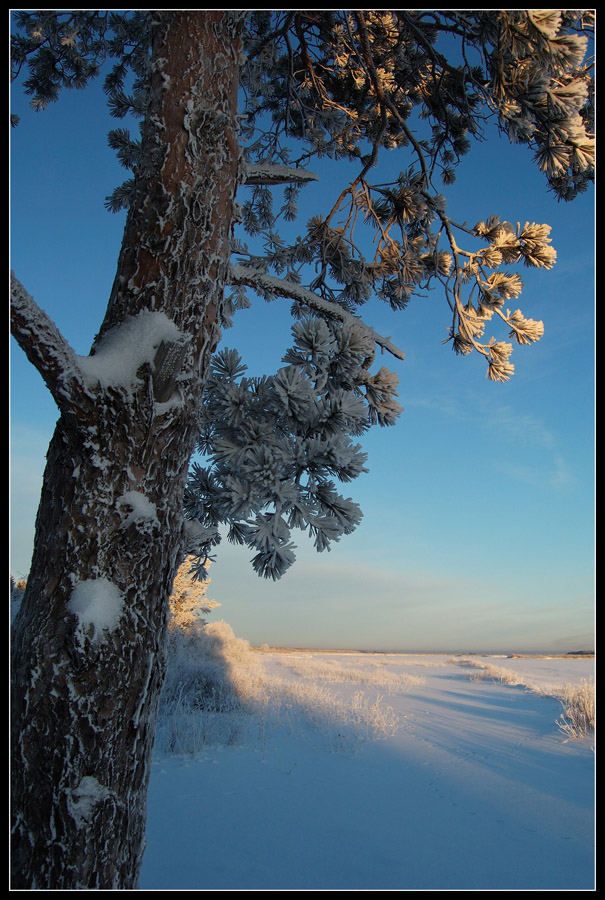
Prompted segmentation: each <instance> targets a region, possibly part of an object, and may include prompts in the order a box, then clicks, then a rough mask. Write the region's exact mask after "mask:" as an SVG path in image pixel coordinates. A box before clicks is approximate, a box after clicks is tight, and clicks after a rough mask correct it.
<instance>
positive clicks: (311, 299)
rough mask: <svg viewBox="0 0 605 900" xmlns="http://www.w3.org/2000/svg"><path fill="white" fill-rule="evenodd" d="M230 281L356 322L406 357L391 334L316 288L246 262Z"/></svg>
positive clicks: (394, 353) (232, 272)
mask: <svg viewBox="0 0 605 900" xmlns="http://www.w3.org/2000/svg"><path fill="white" fill-rule="evenodd" d="M229 281H230V282H231V284H233V285H247V286H248V287H251V288H252V289H258V290H260V291H261V292H268V293H270V294H275V295H277V296H278V297H287V298H288V299H290V300H294V301H296V302H297V303H301V304H302V305H303V306H306V307H308V308H309V309H312V310H313V311H314V312H317V313H319V314H320V315H322V316H326V317H327V318H329V319H335V320H336V321H337V322H343V323H346V322H348V323H355V324H356V325H359V326H361V327H362V328H365V329H366V331H367V332H368V335H369V336H370V337H371V338H372V340H373V341H374V343H376V344H377V345H378V346H379V347H380V348H381V350H383V351H386V352H387V353H390V354H391V355H392V356H394V357H396V358H397V359H405V356H404V353H403V351H402V350H400V349H399V347H397V346H396V345H395V344H393V343H392V342H391V340H390V338H387V337H383V336H382V335H380V334H378V333H377V332H376V331H374V329H373V328H372V327H371V326H370V325H367V324H366V323H365V322H364V321H363V319H359V318H358V317H357V316H354V315H352V314H351V313H350V312H348V311H347V310H346V309H343V307H342V306H338V304H336V303H332V302H331V301H330V300H326V299H325V298H324V297H320V296H318V294H315V293H314V292H313V291H310V290H308V289H307V288H305V287H302V286H301V285H298V284H294V283H293V282H291V281H285V280H284V279H282V278H275V277H274V276H273V275H266V274H265V273H264V272H259V271H258V270H257V269H250V268H246V266H242V265H236V266H231V269H230V275H229Z"/></svg>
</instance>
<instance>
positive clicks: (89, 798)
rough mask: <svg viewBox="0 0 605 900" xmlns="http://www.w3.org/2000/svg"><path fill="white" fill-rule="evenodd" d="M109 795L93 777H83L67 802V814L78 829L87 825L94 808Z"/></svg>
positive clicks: (103, 786) (106, 789)
mask: <svg viewBox="0 0 605 900" xmlns="http://www.w3.org/2000/svg"><path fill="white" fill-rule="evenodd" d="M111 795H112V792H111V791H110V790H109V788H108V787H105V785H103V784H100V783H99V782H98V781H97V779H96V778H95V777H94V776H93V775H85V776H84V777H83V778H82V779H81V780H80V783H79V785H78V786H77V788H74V790H73V791H72V792H71V796H69V797H68V800H67V803H68V809H69V814H70V816H71V817H72V818H73V819H74V821H75V822H76V824H77V826H78V828H82V827H85V826H86V825H88V824H89V823H90V822H91V820H92V817H93V814H94V810H95V806H97V805H98V804H99V803H101V802H102V801H103V800H105V799H106V798H107V797H110V796H111Z"/></svg>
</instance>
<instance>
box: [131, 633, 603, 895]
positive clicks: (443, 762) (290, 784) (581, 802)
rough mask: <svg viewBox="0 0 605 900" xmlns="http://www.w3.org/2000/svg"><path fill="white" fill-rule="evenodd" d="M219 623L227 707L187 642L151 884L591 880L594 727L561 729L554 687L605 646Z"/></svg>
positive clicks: (338, 885)
mask: <svg viewBox="0 0 605 900" xmlns="http://www.w3.org/2000/svg"><path fill="white" fill-rule="evenodd" d="M207 629H209V637H210V638H211V639H212V640H213V641H214V651H213V652H214V657H213V658H212V653H210V654H206V656H209V657H210V658H207V659H206V661H205V663H204V665H208V666H209V665H210V663H213V664H214V666H215V667H216V668H215V669H214V671H213V678H214V682H212V680H211V679H209V682H208V683H209V684H210V689H209V690H206V697H210V698H213V702H214V704H215V705H214V708H210V709H202V706H203V705H204V703H206V701H205V700H203V697H204V691H203V690H201V688H200V686H199V684H198V686H197V687H196V688H194V684H193V683H194V682H195V678H193V675H192V671H193V672H194V671H195V668H196V665H195V663H196V659H197V663H198V664H199V663H200V656H199V650H196V651H195V652H193V662H191V661H190V670H189V673H190V676H191V678H190V680H189V681H187V679H186V678H183V677H182V676H183V672H186V671H187V668H186V666H184V664H183V661H184V659H185V658H186V656H187V654H186V653H185V652H184V650H183V647H181V649H180V650H179V653H178V654H176V657H175V656H173V664H172V665H171V669H172V679H173V680H172V684H173V687H174V685H175V684H176V682H177V681H178V678H176V673H177V672H178V671H179V668H180V672H181V675H180V676H179V677H180V681H181V686H180V688H179V690H180V694H179V693H178V692H177V693H176V694H175V693H174V691H173V693H172V694H171V693H170V689H169V690H168V692H167V693H166V692H165V696H164V698H163V702H162V710H161V716H160V726H159V728H158V740H157V743H156V751H155V757H154V765H153V769H152V777H151V785H150V794H149V818H148V829H147V840H148V849H147V853H146V856H145V860H144V865H143V872H142V878H141V889H151V890H154V889H155V890H167V889H181V890H186V889H188V890H263V889H264V890H279V889H282V890H322V889H323V890H345V889H349V890H582V889H584V890H586V889H592V887H593V883H594V822H593V808H594V760H593V747H592V738H591V736H590V735H589V736H586V735H584V736H581V737H579V738H578V739H573V740H571V739H570V735H569V734H566V733H564V732H563V731H562V730H561V728H560V727H557V723H558V720H559V717H560V715H561V709H562V705H561V700H560V699H557V697H555V696H553V695H552V694H553V692H554V688H558V689H559V691H560V692H561V699H563V694H564V693H565V692H564V690H563V688H564V686H565V685H571V686H572V687H573V688H581V686H582V684H583V682H585V683H586V684H588V685H590V678H591V676H592V673H593V666H594V662H593V660H590V659H579V660H565V659H551V660H546V659H544V660H535V659H511V660H509V659H504V658H498V659H495V660H494V659H490V658H488V657H481V658H477V657H472V660H473V662H474V663H478V664H479V665H473V666H470V665H468V664H466V665H465V664H462V665H461V664H460V663H461V662H463V660H464V658H463V657H455V658H452V657H447V656H445V655H435V656H431V655H424V656H420V655H417V656H413V655H405V654H393V655H390V654H389V655H386V654H376V655H372V654H355V653H348V654H334V653H322V652H312V653H307V652H305V653H303V652H300V653H294V652H285V651H282V652H280V651H270V650H268V651H267V652H264V653H263V652H258V651H252V650H251V649H250V648H249V647H248V645H247V644H246V642H245V641H238V639H237V638H235V636H234V635H233V632H232V631H231V629H230V628H229V626H226V625H225V623H213V625H212V626H207ZM219 648H222V650H220V652H219ZM190 651H191V652H192V647H191V646H190V647H189V651H188V652H190ZM221 654H223V661H221ZM225 656H226V657H227V659H229V657H231V662H227V663H225V662H224V659H225ZM234 657H237V660H238V661H237V664H234V662H233V659H234ZM175 658H177V659H180V663H181V665H180V667H179V666H178V665H175V664H174V661H175ZM489 666H491V667H492V668H495V669H508V670H509V671H512V672H514V673H516V675H517V676H518V677H517V681H518V682H520V681H522V682H524V683H523V684H519V683H517V684H515V685H510V684H506V683H503V682H502V680H499V679H494V677H493V672H490V671H489V670H488V669H487V667H489ZM480 667H483V669H484V670H485V671H487V677H483V678H479V679H476V678H470V677H469V673H470V672H471V670H473V671H474V670H477V671H479V672H480V671H481V668H480ZM208 671H210V670H208ZM211 674H212V673H211ZM198 675H199V672H198ZM490 675H491V677H490ZM169 678H170V675H169ZM167 684H169V682H167ZM526 685H528V686H526ZM545 685H547V686H549V690H550V691H551V695H547V694H546V693H544V686H545ZM195 697H197V700H195V702H192V699H193V698H195ZM196 703H197V704H198V707H197V712H196V706H195V704H196ZM210 706H211V704H210ZM221 710H223V711H221ZM179 711H180V714H183V715H184V716H185V717H184V718H183V719H181V720H178V716H177V712H179ZM171 716H173V718H174V721H173V722H172V723H171V720H170V717H171ZM202 720H207V722H208V723H211V725H210V724H207V725H206V726H202V725H201V724H199V722H200V721H202ZM220 721H222V722H223V723H224V724H223V725H222V726H221V725H220V724H218V723H219V722H220ZM196 722H197V723H198V724H197V726H196V727H197V728H198V731H197V732H196V731H195V729H192V726H193V725H194V723H196ZM171 729H172V730H171ZM170 735H172V738H173V739H174V738H175V736H178V738H179V740H178V741H176V742H174V741H173V747H172V749H169V745H170V741H168V743H166V738H167V737H168V738H169V737H170ZM186 738H187V739H186Z"/></svg>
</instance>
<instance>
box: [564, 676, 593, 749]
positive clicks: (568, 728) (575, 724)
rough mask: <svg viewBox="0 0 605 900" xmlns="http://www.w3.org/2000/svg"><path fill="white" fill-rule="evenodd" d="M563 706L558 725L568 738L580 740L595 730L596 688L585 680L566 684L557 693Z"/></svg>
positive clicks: (591, 682)
mask: <svg viewBox="0 0 605 900" xmlns="http://www.w3.org/2000/svg"><path fill="white" fill-rule="evenodd" d="M556 696H557V699H559V700H560V701H561V703H562V704H563V712H562V713H561V715H560V716H559V718H558V719H557V725H558V726H559V728H560V729H561V731H562V732H563V733H564V734H566V735H567V737H568V738H580V737H584V735H587V734H589V733H590V732H592V731H594V729H595V686H594V682H593V681H592V680H590V681H587V680H586V679H585V678H583V679H582V680H581V681H580V683H579V684H565V685H563V687H562V688H560V690H559V691H557V692H556Z"/></svg>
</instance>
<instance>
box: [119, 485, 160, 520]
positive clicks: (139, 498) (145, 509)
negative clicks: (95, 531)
mask: <svg viewBox="0 0 605 900" xmlns="http://www.w3.org/2000/svg"><path fill="white" fill-rule="evenodd" d="M117 506H118V508H120V507H123V506H125V507H127V508H128V507H129V508H130V512H129V513H128V514H127V516H126V518H125V519H124V521H123V522H122V528H128V526H129V525H132V524H133V523H134V524H136V525H146V524H157V525H159V524H160V523H159V520H158V517H157V512H156V508H155V504H154V503H152V502H151V500H150V499H149V498H148V497H146V496H145V494H141V492H140V491H126V493H125V494H122V496H121V497H120V498H119V500H118V502H117Z"/></svg>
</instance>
